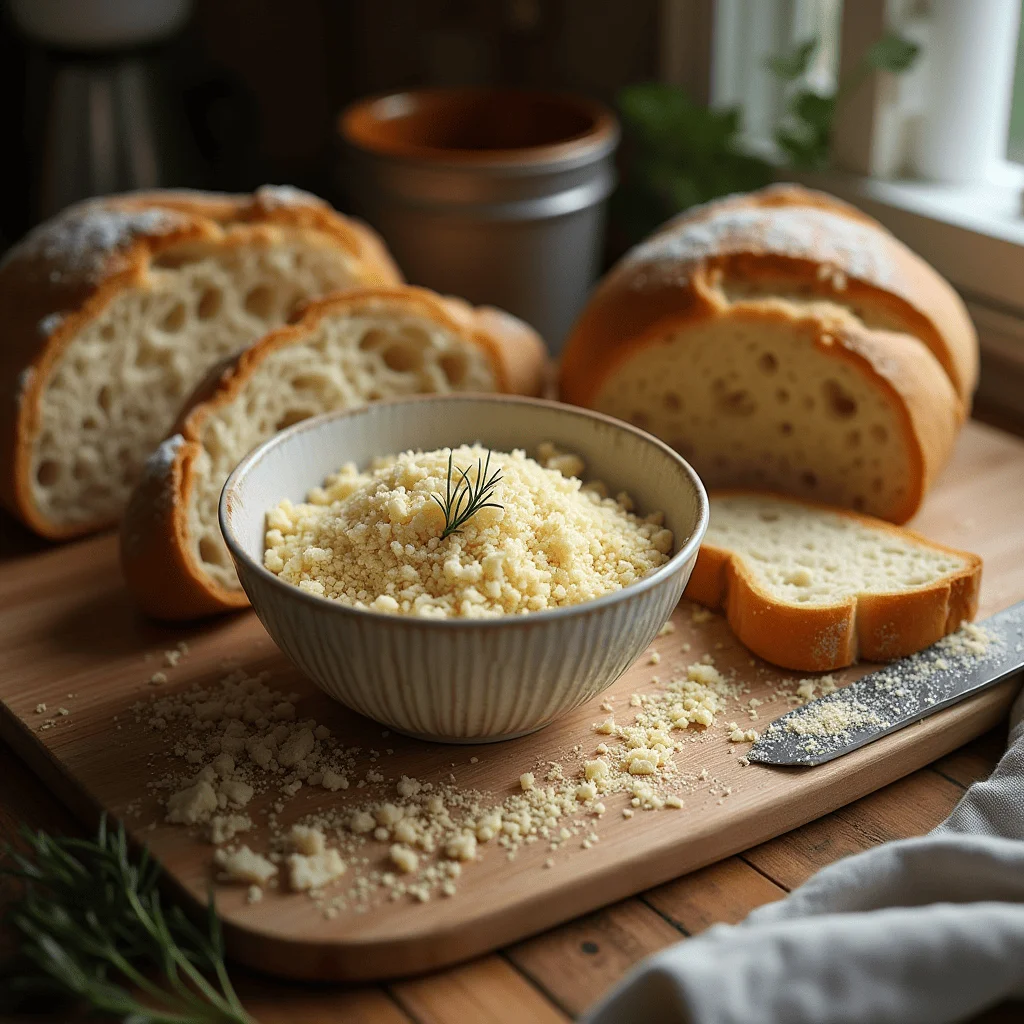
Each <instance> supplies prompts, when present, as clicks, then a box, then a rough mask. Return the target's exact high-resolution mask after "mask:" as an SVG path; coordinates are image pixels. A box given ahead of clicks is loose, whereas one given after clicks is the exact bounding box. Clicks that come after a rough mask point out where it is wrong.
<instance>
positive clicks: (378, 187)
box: [340, 89, 619, 354]
mask: <svg viewBox="0 0 1024 1024" xmlns="http://www.w3.org/2000/svg"><path fill="white" fill-rule="evenodd" d="M340 129H341V133H342V137H343V138H344V140H345V142H346V159H345V163H344V165H343V175H344V178H343V180H344V184H345V186H346V189H347V191H348V194H349V196H350V198H351V199H352V202H353V205H354V207H355V211H356V213H358V214H360V215H361V216H363V217H364V218H365V219H366V220H368V221H369V222H370V223H371V224H372V225H373V226H374V227H375V228H377V229H378V230H379V231H380V233H381V234H382V235H383V236H384V239H385V240H386V242H387V243H388V245H389V246H390V248H391V251H392V253H393V254H394V256H395V259H396V260H397V261H398V264H399V266H400V267H401V268H402V270H403V272H404V273H405V274H406V276H407V278H408V280H409V281H410V282H411V283H413V284H420V285H425V286H426V287H429V288H433V289H435V290H436V291H439V292H442V293H446V294H452V295H458V296H461V297H462V298H465V299H468V300H469V301H471V302H474V303H488V304H490V305H494V306H498V307H500V308H501V309H505V310H507V311H508V312H510V313H514V314H516V315H517V316H519V317H521V318H522V319H523V320H525V321H527V322H528V323H529V324H531V325H532V326H533V327H534V328H536V329H537V330H538V331H539V332H540V334H541V335H542V336H543V337H544V338H545V340H546V341H547V344H548V347H549V349H550V351H551V352H552V353H555V354H557V352H558V351H559V350H560V348H561V346H562V342H563V341H564V339H565V336H566V335H567V333H568V331H569V329H570V327H571V326H572V323H573V321H574V320H575V318H576V316H577V314H578V313H579V311H580V309H581V308H582V307H583V304H584V301H585V300H586V297H587V293H588V292H589V290H590V287H591V285H592V284H593V282H594V280H595V279H596V277H597V274H598V271H599V269H600V258H601V250H602V241H603V234H604V220H605V206H606V200H607V198H608V195H609V194H610V192H611V190H612V188H613V187H614V184H615V171H614V167H613V163H612V156H613V153H614V150H615V147H616V145H617V143H618V138H619V130H618V125H617V123H616V121H615V118H614V116H613V115H612V113H611V112H610V111H609V110H608V109H607V108H605V107H604V106H602V105H601V104H599V103H596V102H594V101H592V100H589V99H586V98H583V97H578V96H571V95H564V94H559V93H540V92H526V91H518V90H491V89H428V90H422V91H419V92H406V93H393V94H390V95H386V96H380V97H375V98H371V99H368V100H363V101H360V102H358V103H356V104H354V105H353V106H351V107H349V108H348V109H347V110H346V111H345V112H344V113H343V114H342V117H341V121H340Z"/></svg>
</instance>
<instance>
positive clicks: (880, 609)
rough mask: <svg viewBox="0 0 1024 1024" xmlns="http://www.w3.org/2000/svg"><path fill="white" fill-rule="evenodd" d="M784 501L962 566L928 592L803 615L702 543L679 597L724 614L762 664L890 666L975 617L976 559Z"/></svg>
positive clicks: (869, 522) (738, 562) (865, 598)
mask: <svg viewBox="0 0 1024 1024" xmlns="http://www.w3.org/2000/svg"><path fill="white" fill-rule="evenodd" d="M757 493H758V492H756V491H748V490H742V489H724V490H719V491H713V492H712V494H711V498H712V501H713V500H714V499H715V498H716V497H726V496H730V495H747V494H750V495H757ZM785 500H787V501H791V502H793V503H794V504H799V505H803V506H807V507H810V508H819V509H821V510H822V511H825V512H828V513H830V514H833V515H839V516H844V517H846V518H848V519H852V520H855V521H856V522H859V523H862V524H864V525H866V526H868V527H870V528H872V529H876V530H880V531H882V532H887V533H892V534H894V535H898V536H900V537H909V538H912V539H913V540H916V541H918V542H920V543H922V544H925V545H927V546H928V547H930V548H933V549H935V550H938V551H946V552H950V553H952V554H955V555H958V556H959V557H960V558H962V559H963V560H964V563H965V565H964V568H963V569H962V570H961V571H959V572H956V573H953V574H951V575H950V576H948V577H946V578H945V579H943V580H940V581H938V582H936V583H933V584H931V585H930V586H927V587H921V588H918V589H915V590H911V591H905V592H902V593H899V592H898V593H877V594H865V595H860V596H852V597H850V598H849V599H848V600H846V601H842V602H839V603H837V604H834V605H829V606H824V607H822V606H819V607H811V608H808V607H807V606H806V605H799V604H793V603H788V602H781V601H777V600H775V599H774V598H773V597H771V596H770V595H769V594H767V593H766V592H765V591H764V590H763V589H762V588H761V587H760V586H759V585H758V583H757V581H756V580H755V579H754V577H753V575H752V574H751V573H750V572H749V570H748V569H747V566H746V564H745V562H744V560H743V558H742V557H741V556H739V555H737V554H735V553H734V552H733V551H732V550H730V549H728V548H722V547H718V546H716V545H714V544H710V543H708V542H707V541H705V543H704V544H703V545H701V549H700V553H699V554H698V556H697V563H696V565H695V566H694V569H693V573H692V574H691V576H690V579H689V582H688V583H687V585H686V590H685V592H684V597H687V598H689V599H690V600H692V601H697V602H698V603H700V604H703V605H706V606H707V607H709V608H714V609H716V610H723V611H724V612H725V616H726V619H727V620H728V622H729V625H730V627H731V628H732V631H733V632H734V633H735V634H736V636H737V637H738V638H739V640H740V641H741V642H742V643H743V644H744V645H745V646H746V647H748V648H750V650H751V651H753V652H754V653H755V654H757V655H758V656H759V657H761V658H764V660H765V661H769V662H771V663H772V664H774V665H780V666H781V667H783V668H788V669H796V670H799V671H802V672H831V671H834V670H835V669H840V668H845V667H846V666H847V665H852V664H853V663H854V662H855V661H857V660H858V659H864V660H867V661H889V660H892V659H893V658H902V657H905V656H906V655H908V654H913V653H914V652H915V651H919V650H922V649H923V648H925V647H928V646H929V645H930V644H933V643H935V642H936V641H937V640H941V639H942V637H944V636H946V635H947V634H948V633H951V632H953V630H955V629H957V627H959V626H960V624H961V623H962V622H965V621H969V620H971V619H973V618H974V616H975V615H976V614H977V611H978V592H979V589H980V586H981V566H982V563H981V559H980V558H979V557H978V556H977V555H974V554H971V553H969V552H966V551H959V550H957V549H956V548H950V547H947V546H946V545H944V544H938V543H936V542H935V541H932V540H929V539H928V538H926V537H922V536H921V535H920V534H918V533H914V532H913V531H911V530H907V529H906V528H904V527H898V526H893V525H892V524H890V523H886V522H885V521H883V520H881V519H875V518H873V517H871V516H864V515H860V514H859V513H856V512H848V511H845V510H841V509H836V508H832V507H831V506H828V505H822V504H818V503H815V502H805V501H800V500H798V499H795V498H790V497H785Z"/></svg>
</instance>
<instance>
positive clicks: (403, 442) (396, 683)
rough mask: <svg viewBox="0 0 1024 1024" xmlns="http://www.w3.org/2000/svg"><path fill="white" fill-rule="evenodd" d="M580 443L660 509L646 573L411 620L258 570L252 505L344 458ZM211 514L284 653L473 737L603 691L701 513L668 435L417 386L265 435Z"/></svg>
mask: <svg viewBox="0 0 1024 1024" xmlns="http://www.w3.org/2000/svg"><path fill="white" fill-rule="evenodd" d="M543 441H552V442H554V443H555V444H556V445H558V446H559V447H562V448H564V449H567V450H568V451H572V452H578V453H579V454H580V455H581V456H582V457H583V459H584V460H585V461H586V464H587V477H588V478H591V479H600V480H603V481H605V482H606V483H607V484H608V485H609V487H610V488H611V489H612V490H613V491H619V490H625V491H628V492H629V494H630V495H631V496H632V497H633V500H634V502H635V503H636V506H637V508H638V509H639V510H640V511H644V510H652V509H661V510H662V511H664V513H665V524H666V526H668V527H669V529H671V530H672V532H673V534H674V535H675V538H676V545H675V551H674V554H673V556H672V558H671V559H670V560H669V561H668V562H667V563H666V564H665V565H663V566H661V567H660V568H659V569H658V570H656V571H655V572H653V573H651V574H650V575H649V576H646V577H644V579H642V580H640V581H638V582H637V583H634V584H632V585H631V586H628V587H625V588H623V589H622V590H619V591H615V592H613V593H611V594H607V595H605V596H604V597H601V598H598V599H597V600H594V601H589V602H585V603H583V604H579V605H574V606H572V607H568V608H557V609H552V610H550V611H541V612H531V613H529V614H526V615H509V616H503V617H501V618H494V619H484V620H480V619H473V620H465V619H449V620H424V619H420V618H414V617H411V616H398V615H387V614H383V613H378V612H371V611H366V610H363V609H357V608H350V607H347V606H346V605H343V604H338V603H337V602H334V601H330V600H327V599H325V598H321V597H317V596H315V595H313V594H308V593H306V592H305V591H303V590H300V589H299V588H298V587H295V586H293V585H292V584H290V583H285V582H284V581H283V580H281V579H279V578H278V577H277V576H275V575H274V574H273V573H271V572H269V571H268V570H267V569H265V568H264V567H263V550H264V531H265V526H264V517H265V516H266V513H267V511H268V510H269V509H271V508H273V507H274V506H276V505H277V504H278V503H279V502H280V501H281V499H282V498H289V499H291V500H292V501H294V502H299V501H303V500H304V499H305V496H306V494H307V493H308V491H309V489H310V488H311V487H313V486H315V485H318V484H320V483H321V482H322V481H323V479H324V478H325V477H326V476H327V475H328V474H330V473H333V472H335V471H336V470H337V469H338V468H339V467H340V466H341V465H342V464H343V463H345V462H355V463H356V465H359V466H365V465H366V464H367V463H368V462H369V461H370V460H371V459H372V458H374V457H375V456H378V455H386V454H389V453H392V452H401V451H406V450H408V449H420V450H423V451H429V450H432V449H436V448H444V447H449V446H451V447H455V446H458V445H460V444H464V443H473V442H479V443H481V444H483V445H486V446H488V447H490V448H493V449H495V450H497V451H510V450H511V449H513V448H523V449H525V450H526V452H527V454H531V453H535V452H536V449H537V446H538V445H539V444H540V443H541V442H543ZM220 524H221V530H222V532H223V534H224V540H225V541H226V543H227V546H228V550H229V551H230V552H231V557H232V558H233V560H234V563H235V567H236V569H237V570H238V577H239V579H240V580H241V583H242V586H243V587H244V588H245V592H246V594H247V595H248V596H249V600H250V601H251V602H252V606H253V608H254V609H255V611H256V614H257V615H258V616H259V618H260V621H261V622H262V623H263V625H264V626H265V627H266V629H267V632H268V633H269V634H270V635H271V637H273V639H274V640H275V642H276V643H277V644H278V646H279V647H280V648H281V650H282V651H284V653H285V654H286V655H287V656H288V657H289V658H290V659H291V660H292V661H293V662H294V663H295V664H296V665H297V666H298V667H299V668H300V669H301V670H302V671H303V672H304V673H305V674H306V675H308V676H309V677H310V678H311V679H312V680H313V681H314V682H315V683H316V684H317V685H318V686H319V687H321V689H323V690H324V691H325V692H326V693H328V694H330V696H332V697H334V698H335V699H336V700H339V701H340V702H341V703H343V704H346V705H347V706H348V707H350V708H352V709H354V710H355V711H358V712H360V713H361V714H363V715H366V716H367V717H369V718H372V719H375V720H376V721H378V722H380V723H382V724H383V725H387V726H389V727H391V728H393V729H396V730H398V731H400V732H403V733H406V734H409V735H412V736H416V737H419V738H423V739H431V740H438V741H442V742H451V743H471V742H474V743H475V742H482V741H489V740H501V739H511V738H512V737H515V736H521V735H524V734H525V733H528V732H533V731H534V730H536V729H540V728H541V727H542V726H545V725H547V724H548V723H550V722H552V721H554V720H555V719H556V718H558V717H559V716H560V715H564V714H565V713H566V712H567V711H570V710H572V709H573V708H575V707H577V706H579V705H580V704H582V703H583V702H584V701H588V700H590V699H591V698H592V697H594V696H596V695H597V694H599V693H601V691H602V690H605V689H607V687H609V686H611V684H612V683H613V682H615V680H616V679H617V678H618V677H619V676H620V675H621V674H622V673H623V672H624V671H625V670H626V668H628V667H629V665H631V664H632V663H633V661H635V660H636V658H637V657H638V656H639V655H640V654H641V652H642V651H643V650H644V649H645V648H646V647H647V645H648V644H649V643H650V642H651V641H652V640H653V639H654V637H655V635H656V634H657V632H658V630H659V629H660V628H661V626H662V624H663V623H664V622H665V620H666V619H667V618H668V617H669V615H670V614H671V613H672V609H673V608H674V607H675V606H676V603H677V602H678V601H679V598H680V596H681V595H682V592H683V588H684V587H685V586H686V581H687V580H688V579H689V576H690V572H691V570H692V569H693V565H694V562H695V561H696V558H697V551H698V549H699V547H700V542H701V539H702V538H703V536H704V532H705V530H706V529H707V524H708V499H707V494H706V493H705V491H704V487H703V485H702V484H701V482H700V479H699V478H698V477H697V474H696V473H695V472H694V471H693V470H692V469H691V468H690V466H689V464H688V463H687V462H686V461H685V460H683V459H682V458H681V457H680V456H679V455H678V454H676V452H674V451H673V450H672V449H671V448H669V447H668V445H666V444H663V443H662V442H661V441H659V440H658V439H657V438H655V437H652V436H651V435H649V434H646V433H644V432H643V431H641V430H638V429H636V428H635V427H632V426H630V425H629V424H626V423H622V422H620V421H618V420H615V419H612V418H611V417H608V416H603V415H601V414H600V413H595V412H591V411H589V410H587V409H580V408H577V407H575V406H569V405H560V404H558V403H556V402H548V401H542V400H539V399H529V398H515V397H511V396H504V395H494V396H485V395H463V396H430V397H422V398H412V399H403V400H398V401H387V402H377V403H374V404H372V405H369V406H364V407H363V408H360V409H356V410H353V411H350V412H343V413H330V414H328V415H326V416H319V417H316V418H313V419H309V420H304V421H302V422H301V423H298V424H296V425H295V426H293V427H291V428H289V429H287V430H285V431H283V432H282V433H280V434H277V435H276V436H275V437H273V438H271V439H270V440H269V441H267V442H266V443H265V444H263V445H261V446H260V447H259V448H257V449H255V450H254V451H253V452H252V453H251V454H250V455H248V456H247V457H246V458H245V459H244V460H243V461H242V462H241V463H240V464H239V466H238V467H237V468H236V469H235V471H234V472H233V473H232V474H231V476H230V477H229V478H228V480H227V483H226V484H225V485H224V491H223V493H222V494H221V499H220Z"/></svg>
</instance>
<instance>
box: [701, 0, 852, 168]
mask: <svg viewBox="0 0 1024 1024" xmlns="http://www.w3.org/2000/svg"><path fill="white" fill-rule="evenodd" d="M841 11H842V0H717V2H716V3H715V10H714V28H713V37H712V39H713V43H712V45H713V55H712V61H711V74H712V79H711V102H712V104H714V105H715V106H719V107H738V108H739V109H740V110H741V111H742V112H743V136H744V142H745V143H746V145H747V146H749V147H750V148H751V149H753V150H755V151H758V152H762V153H771V152H772V151H773V149H774V144H773V142H772V139H773V136H774V133H775V128H776V126H777V125H778V124H779V121H780V120H781V119H782V116H783V112H784V109H785V101H786V86H785V85H784V84H783V83H782V82H781V81H780V80H779V79H778V78H777V77H776V76H775V75H773V74H772V73H771V72H770V71H769V70H768V67H767V63H768V60H769V58H771V57H774V56H778V55H781V54H785V53H789V52H790V51H791V50H792V49H794V48H795V47H796V46H798V45H799V44H800V43H803V42H805V41H806V40H809V39H816V40H818V46H817V48H816V50H815V53H814V58H813V61H812V63H811V66H810V68H809V69H808V72H807V74H806V75H805V76H804V81H803V84H805V85H807V86H809V87H810V88H812V89H813V90H814V91H816V92H828V91H830V90H832V89H834V88H835V81H836V70H837V68H838V65H839V22H840V15H841Z"/></svg>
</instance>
